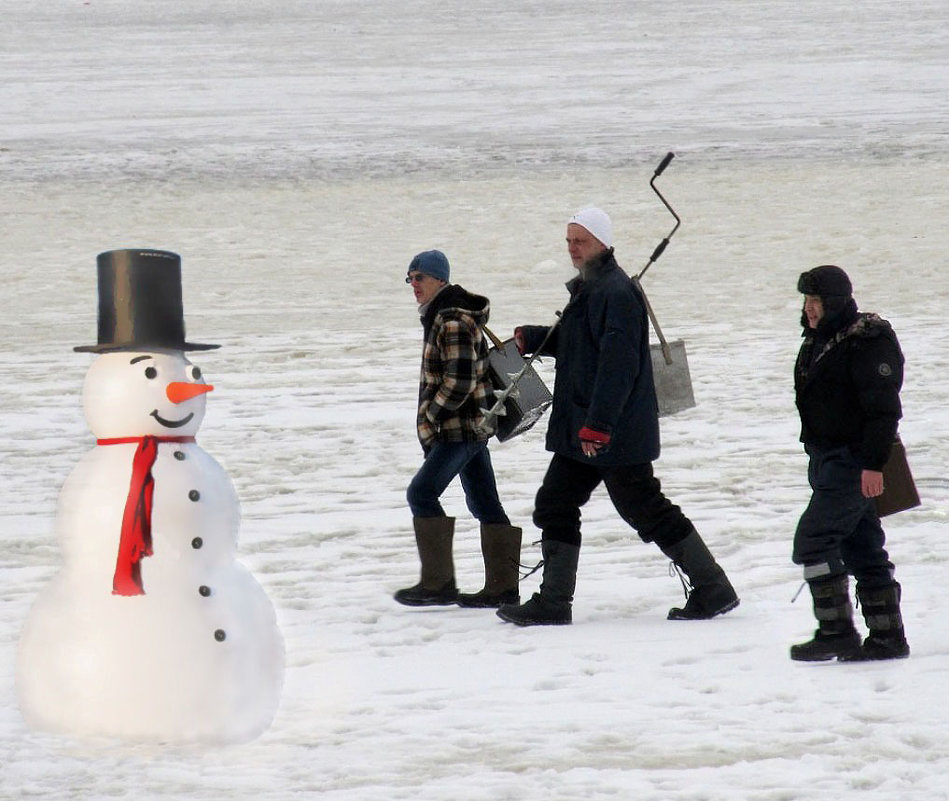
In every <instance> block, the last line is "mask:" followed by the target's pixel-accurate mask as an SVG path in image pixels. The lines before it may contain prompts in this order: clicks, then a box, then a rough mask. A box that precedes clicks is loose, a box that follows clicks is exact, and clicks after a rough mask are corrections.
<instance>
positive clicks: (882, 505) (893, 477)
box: [874, 437, 920, 517]
mask: <svg viewBox="0 0 949 801" xmlns="http://www.w3.org/2000/svg"><path fill="white" fill-rule="evenodd" d="M874 501H875V502H876V509H877V514H878V515H879V516H880V517H886V516H887V515H893V514H896V513H897V512H905V511H906V510H907V509H913V508H914V507H916V506H919V504H920V500H919V493H918V492H917V491H916V482H915V481H913V474H912V472H910V469H909V462H907V461H906V448H904V447H903V443H902V442H901V441H900V438H899V437H897V438H896V439H895V440H893V445H892V446H891V447H890V457H889V458H888V459H887V460H886V464H885V465H883V494H882V495H878V496H877V497H876V498H875V499H874Z"/></svg>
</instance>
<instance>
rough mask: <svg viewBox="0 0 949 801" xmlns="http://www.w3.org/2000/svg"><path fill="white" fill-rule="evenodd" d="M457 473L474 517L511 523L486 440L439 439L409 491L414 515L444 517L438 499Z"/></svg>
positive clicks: (480, 519) (426, 455)
mask: <svg viewBox="0 0 949 801" xmlns="http://www.w3.org/2000/svg"><path fill="white" fill-rule="evenodd" d="M455 476H458V477H459V478H460V479H461V486H462V489H464V491H465V502H466V503H467V504H468V510H469V511H470V512H471V514H473V515H474V516H475V518H477V519H478V520H479V521H480V522H482V523H489V524H491V523H494V524H502V525H510V522H511V521H510V520H509V519H508V516H507V515H506V514H505V513H504V508H503V507H502V506H501V501H500V499H499V498H498V487H497V484H496V482H495V480H494V468H493V467H492V466H491V455H490V454H489V453H488V443H487V442H436V443H435V444H434V445H433V446H432V447H431V448H430V449H429V451H428V453H427V454H425V461H424V462H423V463H422V466H421V467H420V468H419V471H418V472H417V473H416V474H415V477H414V478H413V479H412V482H411V483H410V484H409V489H408V491H407V492H406V497H407V498H408V501H409V508H410V509H411V510H412V516H413V517H444V516H445V510H444V509H442V505H441V503H439V501H438V499H439V498H440V497H441V494H442V493H443V492H444V491H445V489H446V488H447V487H448V485H449V484H450V483H451V482H452V479H453V478H454V477H455Z"/></svg>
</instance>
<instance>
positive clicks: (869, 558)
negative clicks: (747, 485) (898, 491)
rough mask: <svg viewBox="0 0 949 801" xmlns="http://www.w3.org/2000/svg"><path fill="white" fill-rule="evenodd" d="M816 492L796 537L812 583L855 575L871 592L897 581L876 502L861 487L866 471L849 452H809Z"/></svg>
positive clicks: (799, 559) (798, 557) (797, 558)
mask: <svg viewBox="0 0 949 801" xmlns="http://www.w3.org/2000/svg"><path fill="white" fill-rule="evenodd" d="M807 453H808V456H809V457H810V463H809V464H808V467H807V479H808V481H809V482H810V485H811V489H812V490H813V493H812V494H811V500H810V503H808V505H807V508H806V509H805V510H804V514H802V515H801V519H800V521H799V522H798V524H797V531H796V532H795V534H794V552H793V554H792V559H793V560H794V563H795V564H798V565H803V566H804V577H805V578H807V579H813V578H821V577H822V576H838V575H843V574H846V573H851V574H853V576H854V577H855V578H856V579H857V586H858V587H863V588H865V589H869V588H873V587H882V586H887V585H889V584H891V583H892V582H893V572H894V567H893V563H892V562H890V560H889V556H888V555H887V552H886V550H885V548H884V547H883V546H884V544H885V542H886V537H885V535H884V533H883V527H882V526H881V525H880V518H879V516H878V515H877V513H876V507H875V506H874V504H873V499H871V498H864V497H863V492H862V490H861V488H860V474H861V472H862V468H861V467H860V465H859V464H858V463H857V461H856V460H855V459H854V458H853V456H852V455H851V453H850V449H849V448H833V449H831V450H825V451H821V450H818V449H815V448H813V447H808V448H807Z"/></svg>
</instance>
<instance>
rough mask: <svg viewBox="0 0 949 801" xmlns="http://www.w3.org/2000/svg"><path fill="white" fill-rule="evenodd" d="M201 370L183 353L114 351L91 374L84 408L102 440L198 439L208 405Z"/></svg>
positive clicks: (101, 358)
mask: <svg viewBox="0 0 949 801" xmlns="http://www.w3.org/2000/svg"><path fill="white" fill-rule="evenodd" d="M194 385H199V386H200V387H206V386H207V385H206V384H205V381H204V378H203V377H202V374H201V370H200V368H198V367H197V366H195V365H194V364H192V363H191V362H190V361H189V360H188V359H187V358H185V355H184V353H183V352H182V351H174V350H153V351H111V352H109V353H104V354H102V355H100V356H98V357H97V358H96V360H95V361H94V362H93V363H92V366H91V367H90V368H89V372H87V373H86V380H85V383H84V384H83V389H82V403H83V410H84V411H85V415H86V420H87V421H88V423H89V428H90V430H91V431H92V433H93V434H94V435H95V436H96V438H97V439H111V438H118V437H144V436H159V437H161V436H165V437H193V436H194V435H195V434H196V433H197V431H198V429H199V428H200V427H201V422H202V420H204V411H205V406H206V403H207V394H206V390H202V389H199V388H198V387H197V386H194Z"/></svg>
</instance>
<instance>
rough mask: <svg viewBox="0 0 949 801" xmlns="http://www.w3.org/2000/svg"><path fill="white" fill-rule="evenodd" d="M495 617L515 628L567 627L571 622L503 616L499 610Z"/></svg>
mask: <svg viewBox="0 0 949 801" xmlns="http://www.w3.org/2000/svg"><path fill="white" fill-rule="evenodd" d="M497 615H498V617H499V618H501V620H503V621H505V622H506V623H513V624H514V625H515V626H524V627H526V626H569V625H571V624H572V623H573V620H572V619H571V620H537V619H535V618H517V617H511V616H509V615H506V614H503V613H502V611H501V610H500V609H499V610H498V612H497Z"/></svg>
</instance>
